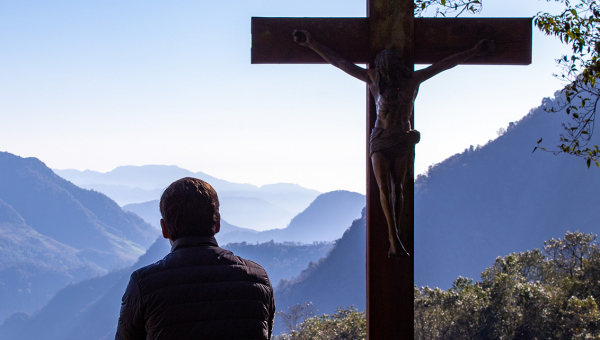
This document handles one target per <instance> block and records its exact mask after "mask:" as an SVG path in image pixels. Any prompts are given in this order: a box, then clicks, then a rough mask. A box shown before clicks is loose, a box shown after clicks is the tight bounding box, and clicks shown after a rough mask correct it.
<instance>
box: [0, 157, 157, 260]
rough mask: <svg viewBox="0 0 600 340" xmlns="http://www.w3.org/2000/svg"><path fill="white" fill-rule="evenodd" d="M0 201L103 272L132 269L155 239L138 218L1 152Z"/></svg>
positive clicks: (41, 167) (33, 161) (30, 161)
mask: <svg viewBox="0 0 600 340" xmlns="http://www.w3.org/2000/svg"><path fill="white" fill-rule="evenodd" d="M0 199H1V200H3V201H4V202H5V203H6V204H8V205H10V206H11V207H12V208H13V209H14V210H15V211H16V212H18V213H19V215H20V216H22V217H23V219H24V220H25V222H26V223H27V225H29V226H31V228H33V229H34V230H35V231H37V232H38V233H40V234H42V235H45V236H48V237H50V238H52V239H54V240H56V241H58V242H60V243H63V244H65V245H68V246H70V247H73V248H75V249H77V250H78V251H79V252H78V256H79V257H80V258H82V259H83V258H85V259H87V260H89V261H91V262H94V263H96V264H97V265H99V266H100V267H102V268H104V269H107V270H111V269H115V268H119V267H124V266H127V265H131V263H133V262H134V261H135V260H136V259H137V258H138V257H139V256H140V255H141V254H143V253H144V251H145V249H146V247H148V246H150V244H152V242H153V241H154V239H156V236H157V231H156V229H154V228H152V226H150V225H149V224H147V223H145V222H144V221H143V220H142V219H141V218H139V217H138V216H137V215H135V214H133V213H130V212H125V211H123V210H122V209H121V208H120V207H119V206H118V205H117V204H116V203H115V202H114V201H112V200H111V199H110V198H108V197H106V196H105V195H103V194H101V193H99V192H95V191H90V190H85V189H81V188H79V187H77V186H75V185H74V184H72V183H71V182H68V181H66V180H64V179H62V178H61V177H59V176H57V175H56V174H55V173H54V172H52V170H50V169H49V168H48V167H46V165H45V164H44V163H42V162H41V161H40V160H38V159H36V158H21V157H18V156H15V155H12V154H9V153H7V152H0Z"/></svg>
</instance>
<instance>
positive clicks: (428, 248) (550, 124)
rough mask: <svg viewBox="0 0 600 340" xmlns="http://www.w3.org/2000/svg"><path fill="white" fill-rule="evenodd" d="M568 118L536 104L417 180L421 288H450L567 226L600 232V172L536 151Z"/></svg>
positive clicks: (418, 282)
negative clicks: (493, 136)
mask: <svg viewBox="0 0 600 340" xmlns="http://www.w3.org/2000/svg"><path fill="white" fill-rule="evenodd" d="M545 102H547V103H549V104H552V101H551V100H549V99H546V100H545ZM565 117H567V116H566V114H564V112H558V113H547V112H545V111H544V109H543V107H538V108H536V109H534V110H532V111H531V112H530V113H529V114H528V115H527V116H525V117H524V118H523V119H521V120H520V121H519V122H516V123H514V124H513V123H511V124H510V125H509V127H508V128H507V129H506V131H505V132H502V131H501V132H502V133H503V134H502V135H501V136H499V137H498V138H497V139H495V140H494V141H491V142H489V143H488V144H486V145H484V146H477V147H471V148H469V149H467V150H465V151H464V152H463V153H460V154H457V155H454V156H452V157H450V158H448V159H446V160H445V161H443V162H442V163H440V164H436V165H434V166H432V167H431V168H430V169H429V172H428V173H427V175H425V176H419V178H417V180H416V183H415V190H416V192H415V284H416V285H418V286H424V285H428V286H433V287H441V288H448V287H450V285H451V284H452V282H453V280H454V279H455V278H457V277H458V276H463V277H469V278H474V279H477V278H478V277H479V274H480V273H481V272H482V271H483V270H484V269H485V268H486V267H487V266H488V265H489V263H491V262H493V261H494V259H495V258H496V257H498V256H504V255H506V254H510V253H512V252H520V251H525V250H526V249H533V248H535V247H538V246H539V244H540V242H541V241H542V240H546V239H550V238H552V237H557V236H560V235H563V234H564V233H565V231H567V230H573V229H578V230H580V231H582V232H593V233H598V231H599V230H600V225H599V224H598V218H597V213H596V212H597V210H598V207H599V206H600V195H598V193H599V192H600V170H599V169H597V168H595V166H592V168H590V169H588V168H587V167H586V165H585V162H584V161H582V160H580V159H577V158H574V157H570V156H567V155H558V156H553V155H552V154H549V153H544V152H543V151H536V152H535V153H532V150H533V148H534V146H536V142H537V141H538V140H539V139H540V138H543V139H544V144H545V145H552V143H553V141H555V140H556V141H557V138H558V133H559V132H560V123H561V121H564V119H565ZM424 138H426V136H424ZM599 139H600V137H599V136H595V140H592V143H595V144H598V142H597V141H598V140H599Z"/></svg>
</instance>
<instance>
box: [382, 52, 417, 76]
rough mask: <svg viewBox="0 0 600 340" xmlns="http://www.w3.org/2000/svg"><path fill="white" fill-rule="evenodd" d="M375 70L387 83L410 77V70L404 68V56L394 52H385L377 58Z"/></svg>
mask: <svg viewBox="0 0 600 340" xmlns="http://www.w3.org/2000/svg"><path fill="white" fill-rule="evenodd" d="M375 69H376V70H377V72H378V73H379V76H380V77H381V78H383V79H385V80H386V82H389V81H392V82H394V81H395V80H400V79H401V78H405V77H408V76H410V73H411V71H410V69H408V68H407V67H406V66H404V62H403V60H402V56H401V55H400V53H398V52H396V51H394V50H389V49H386V50H383V51H381V52H379V54H377V57H375Z"/></svg>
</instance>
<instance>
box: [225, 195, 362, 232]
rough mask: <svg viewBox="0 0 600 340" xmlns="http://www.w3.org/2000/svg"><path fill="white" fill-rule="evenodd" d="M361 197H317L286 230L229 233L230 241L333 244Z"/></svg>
mask: <svg viewBox="0 0 600 340" xmlns="http://www.w3.org/2000/svg"><path fill="white" fill-rule="evenodd" d="M364 206H365V196H364V195H361V194H359V193H356V192H350V191H343V190H339V191H332V192H328V193H325V194H321V195H319V196H318V197H317V198H316V199H315V200H314V201H313V202H312V203H311V204H310V205H309V206H308V208H306V209H305V210H304V211H303V212H301V213H300V214H298V215H297V216H296V217H294V218H293V219H292V220H291V221H290V223H289V225H288V226H287V228H283V229H273V230H266V231H262V232H259V233H257V234H254V235H248V234H247V233H244V232H235V231H234V232H231V233H229V234H228V237H229V239H230V240H236V241H246V242H266V241H270V240H274V241H275V242H302V243H312V242H315V241H317V242H318V241H328V242H331V241H335V240H336V239H338V238H340V237H341V236H342V234H343V233H344V231H345V230H346V228H348V226H349V225H350V224H351V223H352V221H353V220H354V219H356V218H358V217H360V210H361V209H362V207H364Z"/></svg>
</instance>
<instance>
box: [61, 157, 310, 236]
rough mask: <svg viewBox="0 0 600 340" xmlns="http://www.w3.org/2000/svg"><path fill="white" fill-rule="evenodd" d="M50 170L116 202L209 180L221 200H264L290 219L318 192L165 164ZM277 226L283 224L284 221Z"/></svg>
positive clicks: (144, 199)
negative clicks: (239, 180) (179, 182)
mask: <svg viewBox="0 0 600 340" xmlns="http://www.w3.org/2000/svg"><path fill="white" fill-rule="evenodd" d="M54 172H55V173H56V174H57V175H59V176H61V177H63V178H65V179H67V180H69V181H71V182H73V183H74V184H76V185H78V186H80V187H83V188H87V189H94V190H97V191H100V192H102V193H104V194H106V195H107V196H109V197H111V198H112V199H114V200H115V201H116V202H117V203H119V204H120V205H126V204H131V203H141V202H147V201H152V200H157V199H159V198H160V195H161V193H162V191H163V190H164V189H165V188H166V187H167V186H169V184H171V183H172V182H173V181H175V180H178V179H180V178H182V177H196V178H200V179H202V180H204V181H206V182H208V183H210V184H211V185H212V186H213V187H214V188H215V190H216V191H217V193H218V194H219V198H221V199H222V198H225V197H240V198H243V197H245V198H258V199H261V200H264V201H267V202H269V203H271V204H273V205H275V206H277V207H279V208H280V209H283V210H286V211H289V213H290V214H291V216H290V218H291V217H293V216H294V215H296V214H298V213H299V212H301V211H302V210H304V209H305V208H306V207H307V206H308V204H310V202H312V201H313V200H314V199H315V197H317V196H318V195H319V194H320V193H319V192H318V191H316V190H311V189H306V188H303V187H301V186H299V185H297V184H290V183H277V184H268V185H263V186H262V187H257V186H254V185H251V184H245V183H233V182H228V181H225V180H222V179H218V178H215V177H213V176H210V175H207V174H205V173H203V172H191V171H189V170H186V169H182V168H179V167H177V166H169V165H144V166H120V167H117V168H115V169H114V170H112V171H109V172H106V173H101V172H97V171H91V170H85V171H79V170H73V169H66V170H58V169H55V170H54ZM285 222H286V223H287V222H289V221H285ZM279 227H280V228H282V227H285V224H283V225H280V226H279Z"/></svg>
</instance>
